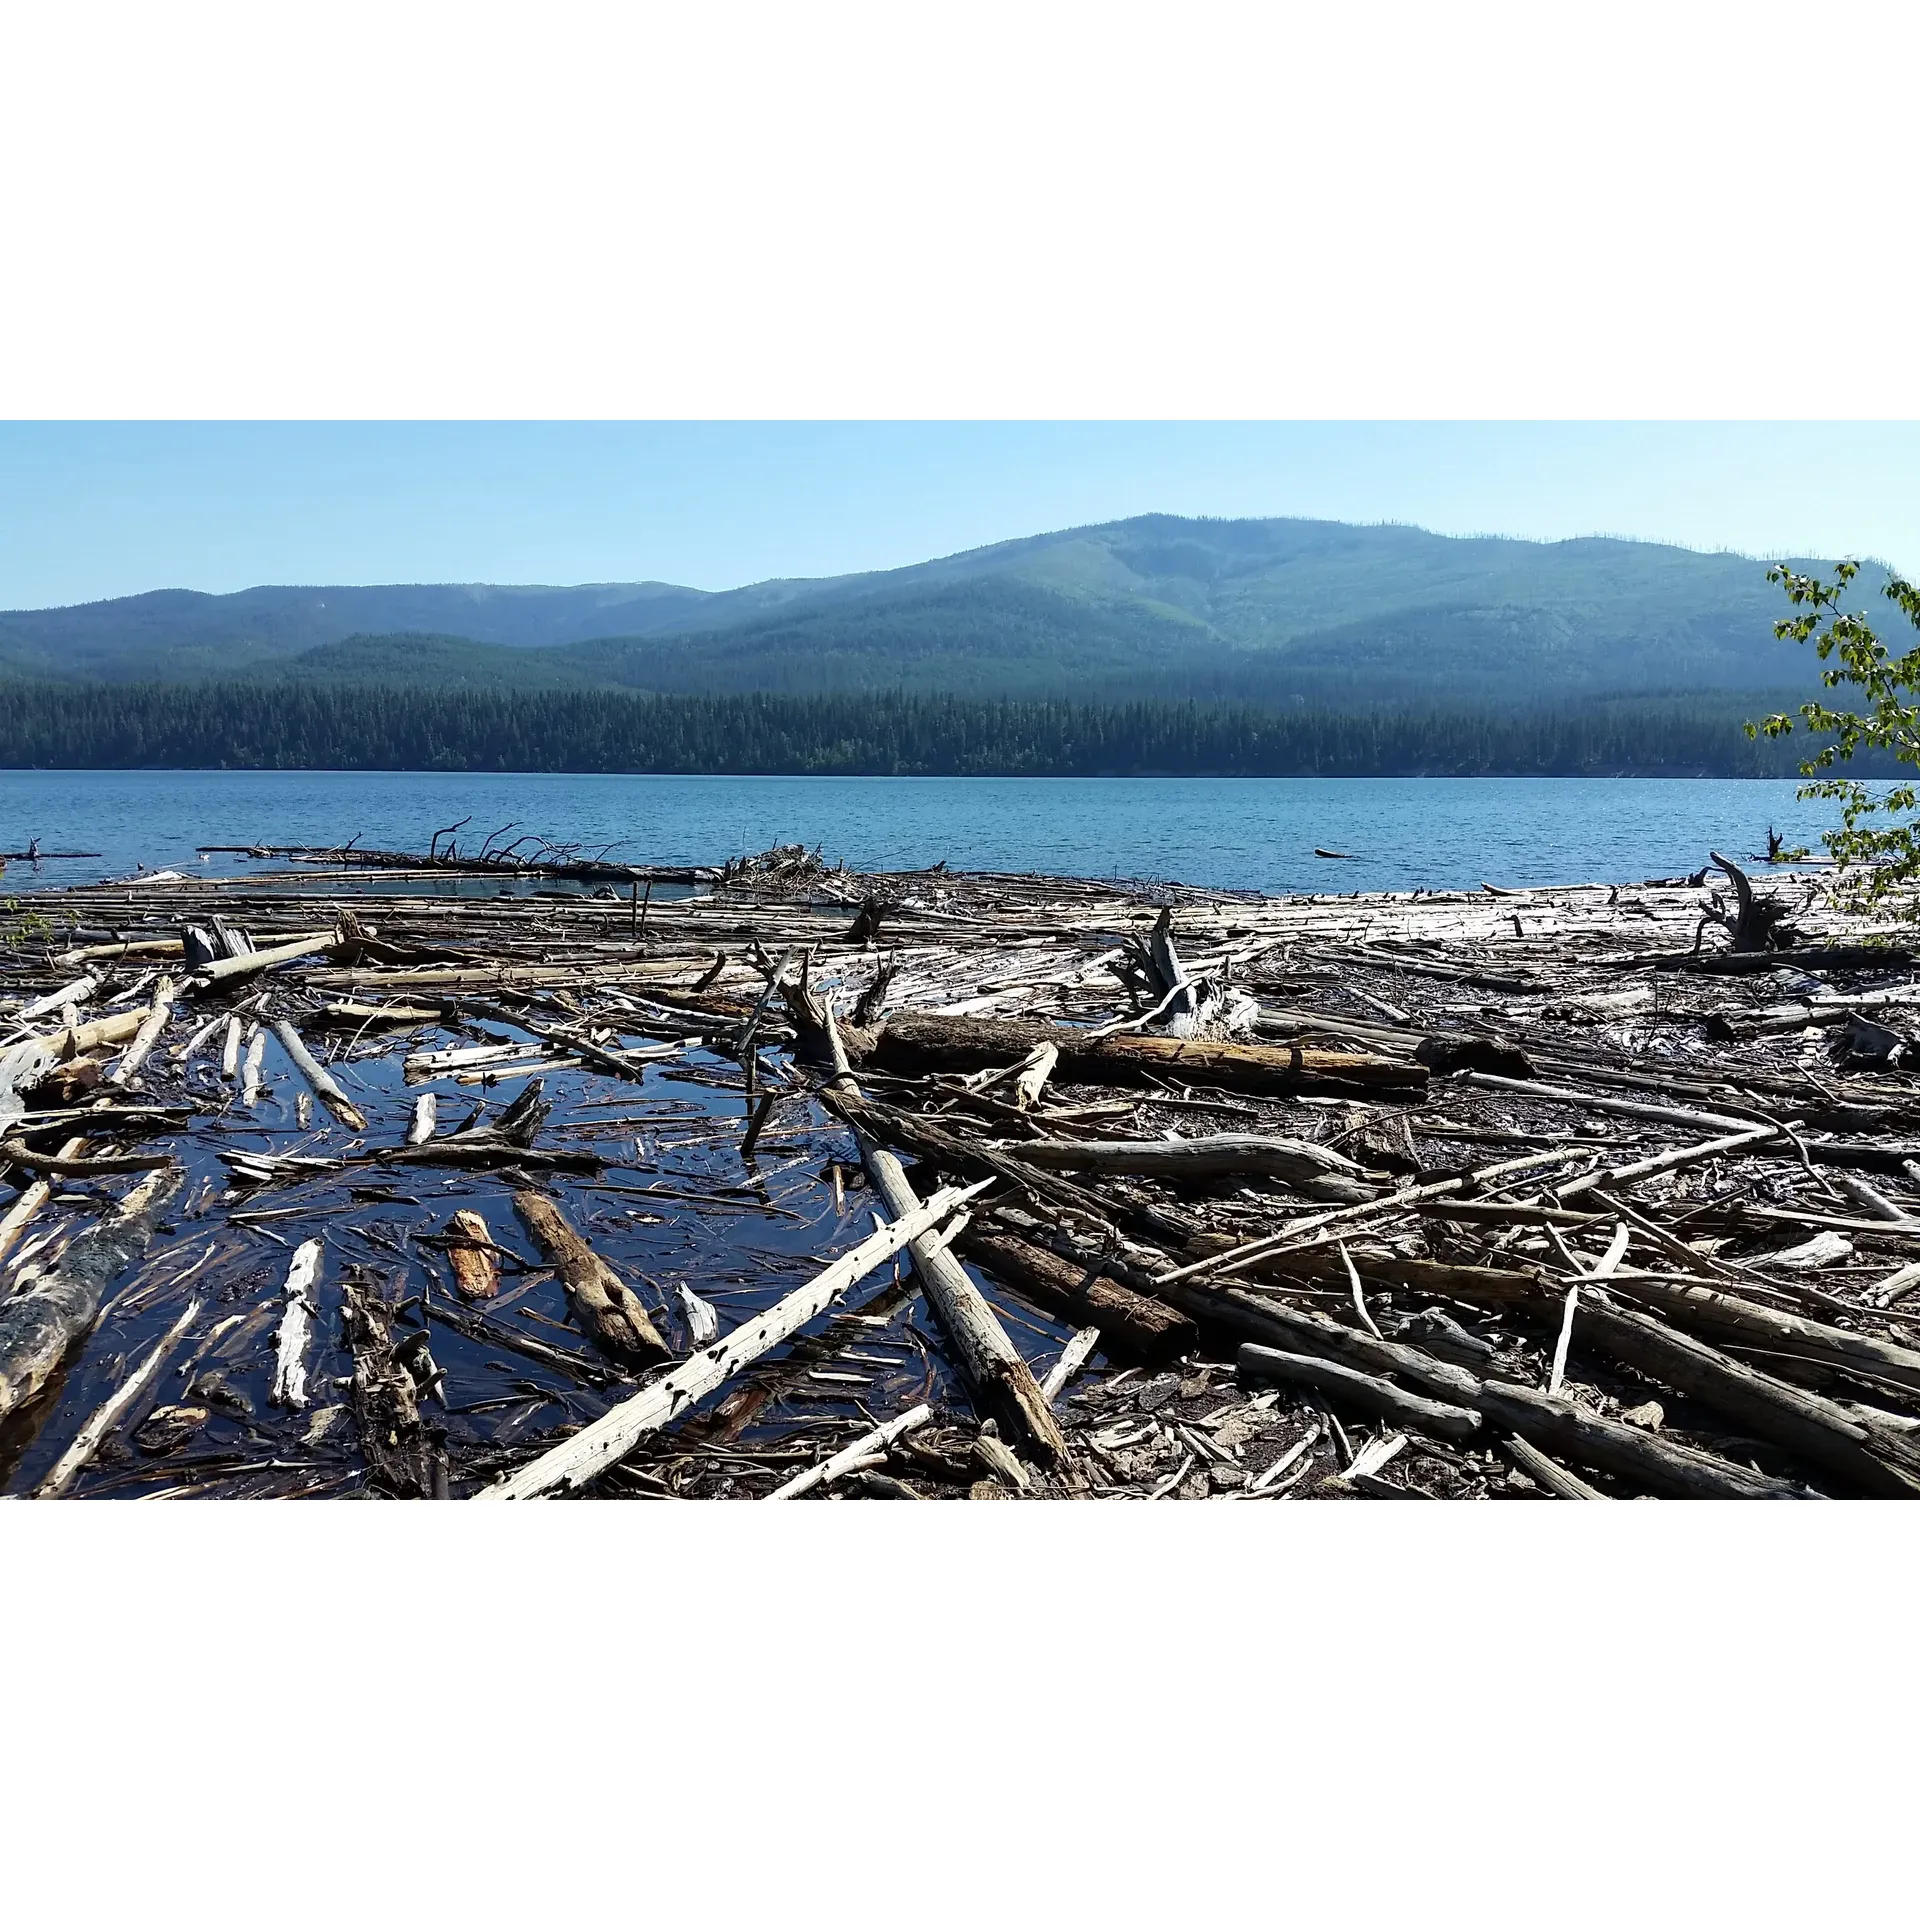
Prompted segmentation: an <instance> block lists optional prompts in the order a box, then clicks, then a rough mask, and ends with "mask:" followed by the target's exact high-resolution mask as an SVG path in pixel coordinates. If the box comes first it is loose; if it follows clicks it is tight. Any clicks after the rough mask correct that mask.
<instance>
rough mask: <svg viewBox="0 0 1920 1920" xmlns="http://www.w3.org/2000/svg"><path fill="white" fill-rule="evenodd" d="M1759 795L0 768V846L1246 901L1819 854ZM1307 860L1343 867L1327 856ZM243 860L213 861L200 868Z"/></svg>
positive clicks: (8, 881) (1706, 785)
mask: <svg viewBox="0 0 1920 1920" xmlns="http://www.w3.org/2000/svg"><path fill="white" fill-rule="evenodd" d="M1793 791H1794V787H1793V783H1792V782H1791V781H1774V780H998V779H992V780H987V779H983V780H894V779H854V778H846V779H841V778H799V777H786V776H767V777H748V776H735V775H725V776H718V775H716V776H710V777H709V776H698V775H678V774H674V775H623V774H544V773H541V774H464V773H463V774H418V773H251V772H247V773H185V772H158V773H155V772H124V773H60V772H21V771H6V772H0V850H17V849H20V848H24V847H25V846H26V845H27V844H28V842H29V840H30V839H31V838H32V837H34V836H36V835H37V836H38V837H39V839H40V841H41V843H42V845H43V847H45V848H47V849H61V848H82V849H86V850H88V851H90V852H95V853H98V854H99V855H100V856H101V857H100V858H99V859H97V860H75V861H45V862H43V863H42V864H41V865H40V866H39V867H38V868H37V869H34V868H31V867H28V866H27V865H26V864H25V863H23V862H20V861H17V860H16V861H13V862H11V863H10V864H9V866H8V868H7V871H6V874H5V877H4V880H0V886H3V887H4V888H5V889H6V891H8V892H13V893H18V892H23V891H28V890H31V889H33V888H36V887H46V886H67V885H73V884H75V883H77V882H81V881H86V880H94V879H101V878H106V877H109V876H117V875H120V874H126V873H131V872H133V871H134V869H135V867H136V865H137V864H144V865H145V866H147V867H148V868H160V867H168V866H175V867H182V866H198V865H201V864H202V863H201V862H200V861H199V859H198V856H197V855H196V853H195V851H194V850H195V848H196V847H199V846H204V845H209V844H220V843H226V844H234V843H258V842H271V843H275V844H283V845H333V844H336V843H339V842H341V841H345V840H347V839H350V838H353V837H354V836H358V838H359V840H360V843H361V844H362V845H364V846H375V847H392V848H400V849H408V850H418V851H423V852H424V851H425V849H426V847H427V844H428V841H429V839H430V838H431V836H432V834H433V832H434V830H435V829H436V828H439V827H445V826H448V825H450V824H451V823H452V822H454V821H456V820H459V819H461V818H462V817H463V816H471V818H472V822H473V824H472V826H471V827H469V828H468V829H466V830H465V832H464V833H463V834H462V836H461V839H462V845H463V846H467V845H469V844H471V845H473V846H475V847H477V845H478V843H479V842H480V840H481V839H483V838H484V837H485V835H486V834H487V833H488V832H490V831H492V830H493V829H495V828H502V827H505V826H507V825H508V823H510V822H517V823H519V826H520V828H521V829H522V830H524V831H528V832H534V833H539V834H542V835H545V836H546V837H547V838H549V839H552V840H558V841H572V842H577V843H579V844H581V845H582V846H584V847H586V848H588V849H590V850H591V849H597V848H599V847H601V846H610V849H611V851H610V857H611V858H613V859H616V860H630V861H635V862H648V863H654V864H663V865H677V864H688V865H692V864H709V863H711V864H717V863H718V862H720V861H722V860H724V859H726V858H728V857H730V856H732V855H735V854H739V853H743V852H753V851H757V850H759V849H760V848H763V847H767V846H771V845H773V844H775V843H776V842H791V841H796V840H799V841H804V842H806V843H807V844H808V845H809V846H814V845H818V846H820V847H822V848H824V850H825V852H826V855H827V857H828V858H829V859H831V860H840V859H844V860H845V861H846V862H847V863H848V864H849V865H850V866H854V867H858V868H864V869H868V870H875V869H881V870H884V869H899V868H905V867H921V866H930V865H932V864H933V863H934V862H935V861H938V860H945V861H946V862H948V864H949V865H951V866H953V867H956V868H971V869H974V870H987V871H1001V872H1046V873H1065V874H1078V875H1084V876H1087V877H1090V878H1096V879H1104V878H1110V877H1121V878H1132V879H1168V880H1182V881H1186V882H1188V883H1189V884H1192V885H1199V886H1220V887H1250V888H1257V889H1259V890H1261V891H1263V892H1280V893H1288V892H1300V891H1308V890H1319V891H1322V892H1334V891H1339V892H1360V891H1365V892H1374V891H1378V890H1382V889H1400V888H1412V887H1459V886H1477V885H1478V884H1479V883H1480V882H1481V881H1483V880H1484V881H1490V882H1492V883H1493V884H1494V885H1496V886H1528V885H1547V884H1551V883H1554V882H1576V881H1583V880H1607V881H1623V880H1638V879H1643V878H1646V877H1648V876H1650V875H1656V874H1670V873H1677V872H1682V871H1689V872H1690V871H1692V870H1693V869H1694V868H1697V867H1699V866H1701V865H1702V864H1704V862H1705V860H1706V857H1707V852H1708V850H1709V849H1710V848H1717V849H1719V850H1720V851H1721V852H1723V853H1728V854H1732V855H1734V856H1735V857H1739V856H1740V855H1743V854H1744V855H1753V854H1755V853H1757V852H1763V851H1764V849H1765V845H1766V830H1767V828H1768V826H1769V825H1772V826H1777V827H1778V828H1780V830H1781V831H1782V832H1784V833H1786V834H1787V835H1788V837H1789V839H1790V840H1792V841H1793V842H1795V843H1798V844H1805V845H1815V844H1817V834H1818V831H1819V829H1820V827H1821V826H1822V825H1823V824H1829V823H1830V821H1831V818H1832V817H1833V815H1834V814H1835V812H1836V809H1833V808H1831V807H1825V808H1821V807H1816V806H1815V805H1813V804H1811V803H1800V802H1796V801H1795V800H1794V797H1793ZM1316 847H1327V848H1331V849H1334V850H1337V851H1340V852H1343V853H1351V854H1353V855H1354V856H1356V857H1355V858H1353V859H1352V860H1341V861H1335V860H1323V859H1319V858H1317V857H1316V856H1315V853H1314V849H1315V848H1316ZM245 864H246V863H245V862H244V860H242V859H239V858H237V857H235V856H230V855H215V856H213V857H212V858H211V859H210V860H208V861H207V862H205V863H204V866H205V870H207V871H211V872H216V873H217V872H223V871H231V870H233V869H235V868H237V867H240V866H243V865H245Z"/></svg>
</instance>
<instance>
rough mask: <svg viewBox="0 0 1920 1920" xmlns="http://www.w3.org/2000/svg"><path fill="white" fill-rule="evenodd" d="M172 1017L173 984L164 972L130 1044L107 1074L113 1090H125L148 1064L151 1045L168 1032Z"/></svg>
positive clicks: (152, 1046) (151, 1049) (156, 984)
mask: <svg viewBox="0 0 1920 1920" xmlns="http://www.w3.org/2000/svg"><path fill="white" fill-rule="evenodd" d="M172 1017H173V982H172V981H171V980H169V979H168V978H167V976H166V975H165V974H164V973H163V974H162V975H161V976H160V978H159V980H158V981H157V982H156V983H155V985H154V989H153V1000H152V1003H151V1004H150V1005H149V1006H148V1008H147V1011H146V1012H145V1013H144V1014H143V1015H142V1016H141V1020H140V1025H139V1027H138V1028H137V1029H136V1030H135V1032H134V1036H133V1042H132V1044H131V1045H130V1046H129V1047H128V1048H127V1050H126V1052H125V1053H124V1054H122V1055H121V1056H120V1060H119V1062H118V1064H117V1065H116V1066H115V1067H114V1069H113V1071H112V1072H111V1073H110V1074H108V1075H107V1079H108V1081H109V1082H110V1083H111V1084H112V1085H114V1086H116V1087H124V1086H126V1085H127V1084H128V1082H129V1081H131V1080H132V1079H133V1077H134V1075H135V1074H137V1073H138V1072H139V1071H140V1069H141V1068H142V1067H144V1066H145V1065H146V1064H147V1055H148V1054H150V1053H151V1052H152V1051H153V1048H154V1043H155V1042H156V1041H157V1040H158V1039H159V1038H160V1036H161V1035H162V1034H163V1033H165V1032H166V1030H167V1022H168V1021H169V1020H170V1019H171V1018H172Z"/></svg>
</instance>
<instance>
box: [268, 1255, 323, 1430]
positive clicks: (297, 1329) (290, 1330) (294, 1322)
mask: <svg viewBox="0 0 1920 1920" xmlns="http://www.w3.org/2000/svg"><path fill="white" fill-rule="evenodd" d="M319 1283H320V1242H319V1241H318V1240H303V1241H302V1242H301V1243H300V1245H299V1246H298V1247H296V1248H295V1249H294V1254H293V1262H292V1264H291V1265H290V1266H289V1267H288V1269H287V1283H286V1286H285V1287H284V1288H283V1289H282V1291H283V1292H284V1293H285V1294H286V1296H287V1310H286V1312H285V1314H284V1315H282V1317H281V1320H280V1331H279V1332H278V1333H277V1334H276V1335H275V1336H274V1343H273V1344H274V1360H273V1385H272V1386H271V1387H270V1388H269V1389H268V1398H269V1399H270V1400H272V1402H273V1404H274V1405H275V1406H276V1407H304V1406H305V1405H306V1404H307V1339H308V1335H309V1333H310V1332H311V1330H312V1327H313V1317H314V1315H315V1314H316V1313H317V1312H318V1311H319V1309H318V1308H317V1307H316V1306H315V1305H314V1303H313V1295H314V1289H315V1288H316V1287H317V1286H318V1285H319Z"/></svg>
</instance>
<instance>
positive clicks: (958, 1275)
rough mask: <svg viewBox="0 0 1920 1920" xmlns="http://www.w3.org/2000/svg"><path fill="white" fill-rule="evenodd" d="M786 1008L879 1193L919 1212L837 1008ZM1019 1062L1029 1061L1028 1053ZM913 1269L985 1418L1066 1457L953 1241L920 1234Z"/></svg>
mask: <svg viewBox="0 0 1920 1920" xmlns="http://www.w3.org/2000/svg"><path fill="white" fill-rule="evenodd" d="M787 1002H788V1005H789V1007H790V1008H791V1009H792V1012H793V1017H794V1021H795V1024H796V1025H797V1026H799V1027H800V1028H801V1030H802V1031H803V1032H805V1031H813V1030H823V1031H824V1034H825V1039H826V1044H827V1054H828V1058H829V1059H830V1060H831V1061H832V1062H833V1067H834V1082H835V1088H836V1091H837V1093H838V1096H839V1100H840V1102H841V1104H842V1108H843V1109H844V1108H846V1107H851V1108H852V1110H853V1126H854V1137H855V1138H856V1139H857V1140H858V1141H859V1143H860V1160H861V1164H862V1165H863V1166H864V1167H865V1168H866V1172H867V1179H868V1181H869V1183H870V1184H871V1185H872V1187H873V1189H874V1191H875V1192H876V1193H878V1194H879V1195H880V1197H881V1199H882V1200H883V1201H884V1202H885V1203H886V1206H887V1211H888V1212H889V1213H891V1214H892V1215H893V1217H894V1218H895V1219H896V1220H898V1219H900V1218H901V1217H903V1216H904V1215H906V1214H909V1213H911V1212H913V1211H914V1210H915V1209H916V1208H917V1207H918V1206H919V1204H920V1203H919V1199H918V1197H917V1196H916V1195H915V1193H914V1190H913V1183H912V1182H911V1181H910V1180H909V1179H908V1178H907V1170H906V1168H905V1167H903V1166H902V1165H901V1164H900V1160H899V1157H898V1155H896V1154H894V1153H891V1152H889V1151H888V1149H886V1148H885V1147H883V1146H881V1145H880V1144H879V1143H878V1141H876V1140H875V1139H874V1138H873V1136H872V1135H871V1134H870V1133H869V1132H867V1131H866V1129H864V1128H863V1127H861V1126H860V1112H859V1110H860V1107H861V1105H862V1104H863V1102H864V1100H865V1095H864V1094H862V1092H861V1091H860V1083H859V1081H858V1080H856V1079H855V1078H854V1076H853V1074H852V1072H851V1071H850V1070H849V1068H848V1065H847V1055H846V1050H845V1047H844V1045H843V1044H842V1041H841V1037H840V1031H839V1028H838V1025H837V1024H836V1022H835V1020H834V1017H833V1007H832V1005H831V1003H826V1004H822V1003H821V1002H819V1001H817V1000H816V999H815V998H814V996H813V994H812V993H811V992H810V991H809V989H808V988H807V986H806V984H805V982H804V980H803V981H802V983H801V984H800V985H799V986H797V987H795V988H793V989H791V990H790V991H789V993H788V996H787ZM1017 1057H1024V1054H1022V1055H1021V1056H1017ZM912 1254H913V1267H914V1271H915V1272H916V1273H917V1274H918V1275H919V1276H920V1285H921V1288H922V1290H923V1291H924V1293H925V1294H926V1297H927V1304H928V1306H929V1307H931V1308H932V1309H933V1313H934V1317H935V1318H936V1319H937V1320H938V1321H939V1323H940V1328H941V1331H942V1332H943V1333H945V1335H946V1336H947V1339H948V1340H949V1341H950V1342H951V1343H952V1346H953V1349H954V1354H955V1357H956V1358H957V1359H958V1361H959V1363H960V1369H961V1372H962V1373H963V1374H964V1375H965V1376H966V1380H967V1384H968V1386H969V1388H970V1389H971V1390H972V1392H973V1395H974V1398H975V1400H976V1402H977V1403H978V1405H979V1406H980V1408H981V1411H982V1413H983V1414H984V1415H985V1416H986V1417H988V1418H991V1419H994V1420H997V1421H999V1422H1000V1423H1001V1424H1002V1425H1004V1426H1005V1428H1006V1430H1007V1432H1008V1433H1009V1434H1011V1435H1012V1436H1013V1438H1014V1439H1015V1440H1016V1441H1018V1442H1019V1443H1020V1444H1021V1445H1023V1446H1025V1447H1027V1448H1028V1449H1030V1450H1031V1451H1033V1452H1035V1453H1039V1454H1042V1455H1044V1456H1045V1457H1046V1458H1047V1459H1049V1460H1053V1461H1060V1460H1064V1459H1066V1457H1067V1451H1068V1450H1067V1439H1066V1435H1065V1434H1064V1433H1062V1432H1061V1430H1060V1424H1059V1422H1058V1421H1057V1420H1055V1418H1054V1417H1053V1409H1052V1408H1051V1407H1050V1406H1048V1404H1047V1402H1046V1400H1045V1399H1044V1398H1043V1397H1042V1396H1041V1392H1040V1383H1039V1382H1038V1381H1037V1380H1036V1379H1035V1378H1034V1377H1033V1370H1032V1369H1031V1368H1030V1367H1029V1366H1028V1365H1027V1363H1026V1362H1025V1361H1024V1360H1023V1359H1022V1358H1021V1357H1020V1353H1019V1350H1018V1349H1017V1348H1016V1347H1015V1346H1014V1344H1013V1342H1012V1340H1011V1339H1009V1338H1008V1336H1007V1330H1006V1328H1005V1327H1003V1326H1002V1325H1001V1324H1000V1322H999V1319H998V1318H997V1317H996V1315H995V1314H994V1311H993V1309H992V1308H991V1307H989V1306H988V1305H987V1303H986V1301H985V1300H984V1299H982V1298H981V1296H980V1290H979V1288H978V1287H976V1286H975V1285H974V1284H973V1279H972V1276H971V1275H970V1274H969V1273H968V1272H967V1270H966V1268H965V1267H963V1266H962V1265H961V1264H960V1262H959V1261H958V1260H957V1259H956V1258H955V1257H954V1256H953V1254H952V1253H951V1252H950V1251H949V1250H948V1248H947V1245H946V1242H945V1241H944V1240H943V1239H940V1238H937V1237H936V1236H934V1235H932V1234H921V1235H919V1236H918V1237H917V1238H916V1239H915V1240H914V1241H913V1243H912Z"/></svg>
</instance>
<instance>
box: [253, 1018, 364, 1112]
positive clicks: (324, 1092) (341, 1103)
mask: <svg viewBox="0 0 1920 1920" xmlns="http://www.w3.org/2000/svg"><path fill="white" fill-rule="evenodd" d="M273 1037H274V1038H275V1039H276V1040H278V1041H279V1042H280V1045H281V1048H282V1050H283V1051H284V1052H285V1054H286V1056H287V1058H288V1059H289V1060H291V1061H292V1062H293V1064H294V1065H295V1066H296V1067H297V1068H298V1069H299V1070H300V1077H301V1079H303V1080H304V1081H305V1082H306V1083H307V1085H308V1086H310V1087H311V1088H312V1089H313V1091H314V1094H315V1096H316V1097H317V1098H318V1099H319V1101H320V1103H321V1104H322V1105H323V1106H324V1107H325V1108H326V1110H327V1111H328V1112H329V1113H330V1114H332V1115H333V1117H334V1118H335V1119H336V1120H338V1121H339V1122H340V1123H341V1125H343V1126H348V1127H351V1128H352V1129H353V1130H354V1132H356V1133H365V1132H366V1130H367V1116H366V1115H365V1114H364V1113H362V1112H361V1111H360V1109H359V1108H358V1107H356V1106H355V1105H354V1104H353V1102H352V1101H351V1100H349V1099H348V1098H347V1096H346V1094H345V1093H344V1092H343V1091H342V1090H341V1087H340V1083H339V1081H337V1080H336V1079H335V1078H334V1077H333V1075H332V1074H330V1073H329V1072H328V1071H327V1070H326V1068H325V1067H323V1066H322V1065H321V1064H320V1062H319V1061H318V1060H316V1059H315V1058H314V1057H313V1055H312V1054H311V1053H309V1052H308V1051H307V1043H306V1042H305V1041H304V1040H302V1039H301V1038H300V1036H299V1034H298V1033H297V1032H295V1030H294V1025H293V1022H292V1021H291V1020H276V1021H274V1023H273Z"/></svg>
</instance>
